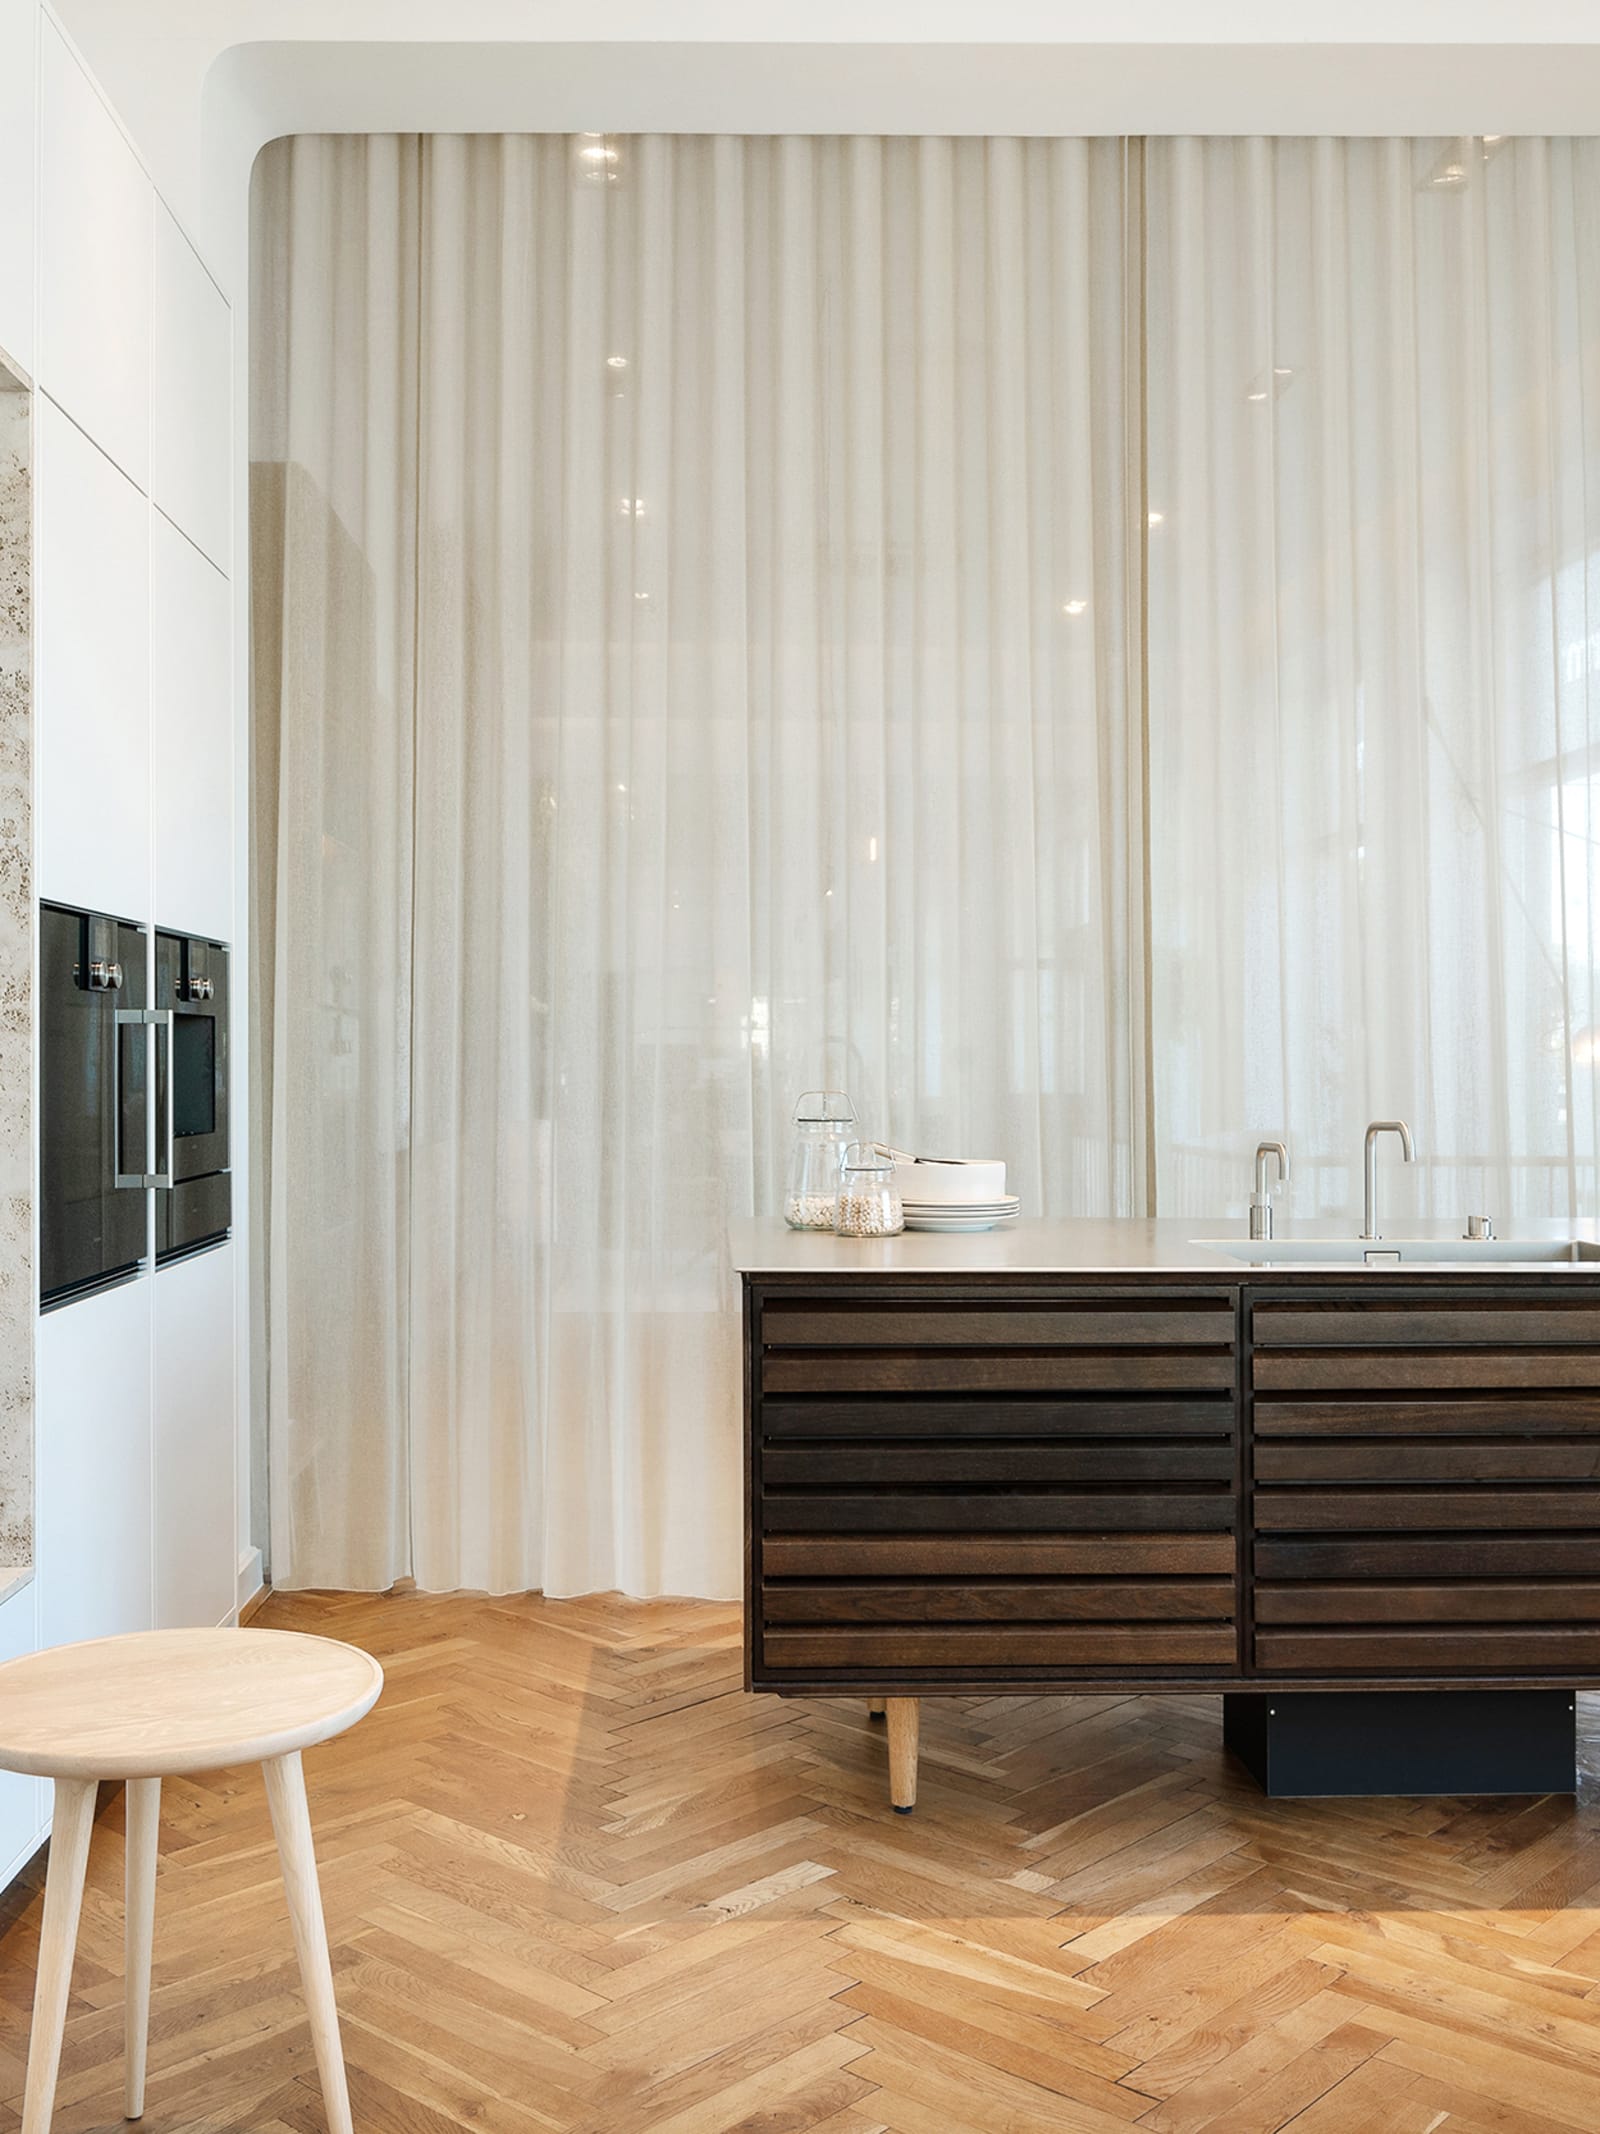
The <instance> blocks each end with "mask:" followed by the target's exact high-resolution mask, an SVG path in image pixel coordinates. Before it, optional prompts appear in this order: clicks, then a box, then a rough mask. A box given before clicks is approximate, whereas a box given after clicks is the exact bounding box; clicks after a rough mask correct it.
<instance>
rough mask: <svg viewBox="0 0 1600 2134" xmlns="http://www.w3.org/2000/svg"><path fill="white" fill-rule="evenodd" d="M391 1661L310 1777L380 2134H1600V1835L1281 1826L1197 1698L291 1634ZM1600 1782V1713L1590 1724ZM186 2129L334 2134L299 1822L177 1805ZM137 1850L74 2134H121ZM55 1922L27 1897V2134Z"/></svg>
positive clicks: (462, 1634) (362, 2085)
mask: <svg viewBox="0 0 1600 2134" xmlns="http://www.w3.org/2000/svg"><path fill="white" fill-rule="evenodd" d="M258 1620H260V1621H262V1622H264V1623H267V1624H277V1625H279V1626H281V1627H284V1628H296V1629H305V1630H312V1631H323V1632H326V1633H327V1634H330V1635H333V1636H338V1637H344V1638H349V1639H351V1640H353V1641H354V1642H355V1643H357V1644H361V1645H365V1646H367V1647H368V1648H369V1649H370V1650H372V1651H374V1652H376V1653H377V1654H378V1656H379V1657H380V1658H381V1659H382V1660H383V1662H384V1664H385V1668H386V1670H387V1676H388V1687H387V1690H386V1692H385V1695H384V1697H383V1699H382V1700H381V1702H380V1704H379V1705H378V1707H377V1709H376V1710H375V1711H374V1712H373V1713H372V1715H371V1716H370V1718H369V1719H368V1720H366V1721H365V1722H363V1724H362V1725H361V1726H359V1727H357V1728H355V1729H354V1730H353V1731H352V1732H351V1733H349V1734H348V1735H346V1736H344V1737H342V1738H341V1739H340V1740H339V1741H337V1742H333V1743H329V1744H327V1745H326V1746H325V1747H324V1748H322V1749H319V1750H316V1751H314V1752H312V1753H311V1755H310V1756H309V1758H308V1766H307V1768H308V1777H309V1784H310V1790H311V1800H312V1810H313V1817H314V1821H315V1824H316V1831H317V1842H318V1849H319V1857H320V1860H321V1863H322V1873H323V1890H324V1899H325V1905H326V1910H327V1914H328V1922H329V1934H330V1941H331V1945H332V1954H333V1961H334V1965H335V1973H336V1981H337V1986H338V1992H339V2000H340V2007H341V2011H342V2014H343V2018H344V2023H345V2035H346V2048H347V2056H348V2059H349V2063H350V2079H351V2091H352V2099H353V2104H354V2109H355V2114H356V2121H357V2124H358V2125H359V2126H360V2127H362V2129H363V2130H364V2134H455V2130H458V2129H471V2130H474V2134H1127V2130H1129V2129H1143V2130H1147V2134H1280V2130H1288V2129H1291V2128H1292V2129H1293V2130H1294V2134H1594V2130H1595V2128H1596V2127H1600V1797H1597V1796H1596V1795H1595V1794H1594V1792H1593V1789H1592V1788H1591V1791H1590V1792H1586V1793H1585V1794H1584V1795H1583V1796H1581V1797H1580V1798H1579V1800H1578V1801H1577V1802H1572V1801H1568V1800H1562V1799H1552V1800H1540V1801H1530V1800H1516V1801H1426V1800H1424V1801H1328V1802H1305V1801H1302V1802H1294V1801H1284V1802H1271V1801H1266V1800H1264V1799H1263V1798H1262V1797H1261V1795H1260V1794H1259V1793H1258V1792H1257V1791H1256V1790H1255V1789H1254V1787H1253V1786H1252V1785H1251V1784H1250V1783H1249V1781H1248V1780H1247V1779H1246V1778H1245V1777H1244V1776H1243V1775H1242V1774H1241V1773H1240V1772H1239V1771H1238V1770H1237V1769H1236V1768H1235V1767H1234V1766H1232V1765H1231V1764H1230V1763H1229V1762H1228V1761H1227V1760H1226V1758H1225V1757H1224V1756H1223V1754H1222V1750H1221V1745H1220V1739H1219V1735H1220V1710H1219V1707H1218V1706H1217V1704H1216V1703H1215V1702H1213V1701H1211V1700H1207V1699H1203V1698H1194V1697H1163V1698H1149V1699H1139V1698H1131V1697H1123V1696H1102V1695H1098V1694H1096V1695H1092V1696H1088V1697H1084V1698H1081V1699H1076V1700H1069V1699H1059V1698H1058V1699H1048V1698H1024V1697H1015V1696H1009V1695H991V1696H986V1697H974V1698H968V1699H960V1700H951V1701H944V1702H937V1701H932V1700H930V1701H929V1702H928V1704H927V1705H926V1706H925V1709H924V1714H923V1732H924V1737H925V1747H924V1756H923V1767H922V1797H921V1800H920V1802H919V1806H918V1812H917V1814H916V1816H915V1817H914V1818H912V1819H910V1820H909V1821H905V1822H901V1821H899V1820H897V1819H896V1818H894V1817H892V1816H891V1815H890V1813H889V1810H888V1806H887V1802H886V1798H885V1787H884V1772H883V1760H884V1753H885V1751H884V1740H883V1732H884V1730H883V1728H882V1727H875V1726H873V1725H872V1724H871V1723H870V1722H869V1721H868V1719H867V1716H866V1711H865V1707H864V1703H863V1702H861V1701H858V1700H843V1699H842V1700H832V1701H825V1702H817V1703H807V1702H802V1701H795V1702H784V1701H779V1700H776V1699H768V1698H760V1699H753V1698H749V1697H746V1696H745V1695H744V1693H743V1691H742V1690H741V1688H740V1686H739V1668H740V1633H739V1622H738V1616H737V1612H736V1611H735V1610H733V1609H729V1608H722V1607H716V1606H711V1605H708V1604H706V1603H703V1602H650V1603H629V1602H624V1601H621V1600H618V1599H616V1598H615V1597H614V1596H602V1597H599V1598H589V1599H585V1600H581V1601H569V1602H548V1601H544V1600H542V1599H540V1598H538V1597H537V1596H528V1595H522V1596H514V1597H511V1598H509V1599H504V1600H490V1599H483V1598H481V1597H472V1596H461V1595H452V1596H444V1597H439V1596H429V1595H423V1594H417V1593H413V1592H409V1591H404V1592H397V1593H395V1594H392V1595H388V1596H381V1597H369V1596H364V1595H352V1594H339V1595H331V1594H330V1595H320V1594H296V1595H275V1596H273V1597H272V1598H270V1599H269V1601H268V1602H267V1604H266V1606H265V1608H264V1609H263V1611H262V1613H261V1615H260V1617H259V1618H258ZM1580 1727H1581V1738H1582V1740H1583V1742H1584V1743H1585V1754H1586V1755H1589V1756H1592V1757H1594V1758H1595V1759H1596V1763H1597V1768H1600V1698H1595V1699H1586V1700H1584V1706H1583V1709H1582V1712H1581V1719H1580ZM163 1809H164V1821H163V1831H162V1846H161V1865H160V1873H159V1877H158V1889H157V1917H156V1959H155V1979H154V1993H153V2000H152V2025H151V2066H150V2086H149V2106H148V2110H147V2114H146V2118H145V2121H144V2125H145V2127H146V2128H147V2129H149V2130H150V2134H322V2128H323V2120H322V2108H321V2102H320V2096H319V2092H318V2087H317V2082H316V2076H315V2070H314V2067H313V2064H312V2060H311V2051H310V2039H309V2034H308V2032H307V2029H306V2024H305V2019H304V2010H303V2005H302V2002H301V2000H300V1995H299V1988H298V1982H297V1978H296V1974H295V1969H294V1962H293V1955H292V1950H291V1946H290V1942H289V1932H288V1922H287V1917H286V1914H285V1910H284V1904H283V1897H282V1893H281V1891H280V1888H279V1885H278V1879H277V1868H276V1859H275V1853H274V1849H273V1845H272V1836H271V1830H270V1827H269V1824H268V1820H267V1814H266V1805H265V1801H264V1799H263V1797H262V1792H261V1786H260V1780H259V1776H258V1774H257V1773H255V1772H253V1771H224V1772H219V1773H215V1774H212V1775H210V1776H208V1777H205V1778H201V1779H196V1780H185V1781H174V1782H172V1783H170V1784H169V1785H168V1786H167V1788H166V1789H165V1799H164V1802H163ZM121 1833H122V1813H121V1804H120V1802H119V1801H117V1800H116V1799H115V1798H112V1799H110V1800H109V1802H108V1804H107V1805H105V1806H104V1807H103V1809H102V1813H101V1816H100V1818H99V1821H98V1823H97V1826H96V1833H95V1845H94V1851H93V1855H92V1859H91V1866H90V1878H89V1889H88V1891H87V1894H86V1899H85V1906H84V1922H83V1939H82V1946H81V1949H80V1956H79V1963H78V1966H77V1969H76V1972H75V1974H74V1980H73V1993H72V2003H71V2009H70V2014H69V2020H68V2027H67V2040H66V2049H65V2055H64V2060H63V2076H62V2085H61V2102H60V2107H59V2111H58V2116H57V2127H58V2129H59V2130H60V2134H102V2130H109V2129H111V2128H114V2127H120V2126H122V2125H123V2121H122V2118H121V2087H120V2084H121V2069H120V2052H121V2026H122V1943H121V1935H122V1908H121V1870H122V1859H121V1849H122V1837H121ZM38 1917H39V1893H38V1888H37V1884H36V1882H35V1884H34V1886H31V1887H29V1888H25V1889H22V1890H19V1891H18V1892H17V1893H16V1895H15V1896H14V1897H12V1898H11V1899H9V1900H7V1901H5V1902H0V2134H11V2130H12V2129H14V2128H15V2127H16V2126H17V2124H18V2118H19V2112H18V2108H19V2100H20V2093H21V2088H22V2078H23V2068H24V2060H25V2054H26V2047H27V2029H28V2020H29V2012H30V2007H31V1994H32V1972H33V1964H34V1961H35V1958H36V1956H37V1949H38Z"/></svg>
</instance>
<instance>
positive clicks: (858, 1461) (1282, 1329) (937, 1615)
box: [745, 1272, 1600, 1695]
mask: <svg viewBox="0 0 1600 2134" xmlns="http://www.w3.org/2000/svg"><path fill="white" fill-rule="evenodd" d="M745 1340H746V1386H747V1433H746V1450H747V1484H748V1516H749V1526H748V1547H747V1593H746V1602H747V1607H746V1626H747V1627H746V1655H747V1677H748V1681H749V1684H750V1686H751V1687H752V1688H755V1689H761V1690H776V1691H779V1692H784V1691H789V1692H795V1693H800V1692H812V1693H815V1692H821V1691H834V1692H841V1691H849V1690H856V1691H859V1692H869V1691H870V1692H884V1691H887V1692H895V1691H898V1692H900V1693H902V1694H908V1695H921V1694H926V1693H928V1692H930V1691H931V1692H937V1691H940V1690H967V1691H974V1690H980V1691H981V1690H984V1689H990V1688H995V1687H1006V1688H1033V1689H1044V1688H1072V1687H1079V1688H1083V1689H1116V1688H1123V1689H1129V1690H1134V1689H1140V1688H1144V1689H1153V1688H1160V1687H1164V1688H1168V1689H1226V1688H1237V1687H1238V1685H1239V1684H1240V1683H1241V1682H1254V1683H1256V1684H1258V1685H1259V1686H1260V1687H1262V1688H1269V1687H1272V1686H1274V1685H1278V1684H1282V1685H1283V1686H1284V1687H1286V1688H1287V1687H1291V1686H1300V1687H1307V1686H1312V1687H1321V1688H1356V1687H1367V1688H1371V1687H1390V1688H1397V1687H1412V1686H1415V1685H1418V1684H1422V1685H1432V1686H1441V1685H1454V1686H1457V1687H1461V1686H1465V1685H1468V1684H1493V1685H1495V1686H1497V1687H1504V1686H1521V1685H1527V1686H1535V1685H1542V1686H1551V1685H1560V1686H1572V1685H1574V1684H1576V1683H1578V1682H1581V1681H1582V1680H1584V1679H1585V1678H1593V1679H1594V1680H1596V1681H1600V1368H1597V1365H1600V1278H1597V1279H1593V1280H1591V1279H1588V1278H1586V1277H1584V1276H1582V1275H1560V1276H1549V1275H1538V1274H1529V1275H1526V1276H1515V1275H1508V1276H1505V1277H1495V1276H1487V1275H1485V1276H1474V1277H1471V1278H1467V1279H1463V1278H1462V1277H1460V1276H1451V1275H1449V1274H1447V1273H1443V1272H1441V1273H1439V1274H1437V1275H1434V1274H1429V1275H1411V1276H1408V1277H1407V1278H1406V1279H1405V1280H1404V1281H1403V1282H1402V1281H1397V1280H1396V1281H1391V1280H1389V1279H1387V1278H1383V1277H1369V1278H1366V1279H1361V1278H1355V1279H1352V1278H1351V1277H1350V1276H1349V1275H1348V1274H1344V1275H1342V1276H1335V1275H1324V1274H1305V1275H1300V1276H1298V1277H1294V1278H1290V1277H1283V1276H1279V1277H1276V1278H1274V1279H1271V1280H1268V1279H1266V1278H1265V1277H1263V1278H1262V1279H1261V1280H1254V1279H1248V1280H1234V1281H1231V1282H1229V1281H1226V1280H1224V1281H1215V1282H1214V1281H1210V1280H1207V1279H1196V1278H1193V1277H1179V1276H1175V1275H1156V1274H1152V1275H1149V1276H1136V1277H1128V1276H1121V1277H1117V1278H1115V1279H1113V1278H1109V1277H1108V1278H1103V1279H1095V1278H1091V1277H1083V1276H1078V1275H1072V1276H1065V1275H1063V1276H1060V1277H1052V1276H1037V1277H1031V1278H1021V1277H1009V1276H1007V1277H996V1276H990V1277H972V1278H966V1277H932V1276H930V1277H921V1278H916V1279H907V1278H905V1277H894V1278H890V1277H871V1276H854V1277H849V1276H847V1277H844V1278H826V1279H824V1278H814V1277H809V1276H804V1277H803V1276H794V1275H788V1276H776V1275H775V1276H762V1275H751V1276H747V1277H746V1278H745Z"/></svg>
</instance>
